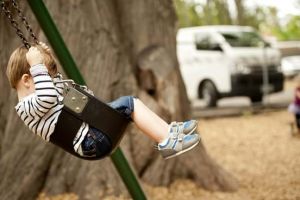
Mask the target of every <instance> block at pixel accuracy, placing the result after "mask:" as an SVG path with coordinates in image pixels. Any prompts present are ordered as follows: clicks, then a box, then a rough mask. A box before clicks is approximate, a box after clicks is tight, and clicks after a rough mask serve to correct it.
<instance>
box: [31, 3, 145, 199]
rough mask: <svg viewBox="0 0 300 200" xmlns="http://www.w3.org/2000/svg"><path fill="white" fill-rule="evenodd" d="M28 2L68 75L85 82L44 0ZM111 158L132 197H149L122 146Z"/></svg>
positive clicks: (81, 82) (79, 81)
mask: <svg viewBox="0 0 300 200" xmlns="http://www.w3.org/2000/svg"><path fill="white" fill-rule="evenodd" d="M28 3H29V5H30V7H31V9H32V11H33V13H34V15H35V17H36V19H37V20H38V22H39V24H40V26H41V28H42V29H43V31H44V33H45V35H46V37H47V39H48V41H49V43H50V44H51V46H52V48H53V50H54V52H55V54H56V56H57V58H58V60H59V61H60V63H61V65H62V67H63V69H64V70H65V72H66V74H67V75H68V77H69V78H71V79H73V80H74V81H75V82H76V83H78V84H85V81H84V79H83V77H82V75H81V73H80V72H79V70H78V68H77V66H76V63H75V61H74V59H73V58H72V56H71V54H70V52H69V50H68V48H67V47H66V45H65V43H64V41H63V39H62V37H61V35H60V33H59V31H58V30H57V27H56V26H55V24H54V22H53V20H52V18H51V16H50V14H49V12H48V10H47V8H46V6H45V4H44V3H43V1H42V0H28ZM111 159H112V161H113V163H114V165H115V167H116V169H117V171H118V172H119V174H120V176H121V178H122V180H123V182H124V184H125V185H126V187H127V189H128V192H129V193H130V195H131V197H132V198H133V199H137V200H143V199H147V198H146V196H145V194H144V192H143V190H142V188H141V186H140V184H139V182H138V180H137V179H136V177H135V174H134V173H133V171H132V169H131V168H130V166H129V163H128V162H127V160H126V158H125V156H124V154H123V152H122V150H121V149H120V148H117V149H116V150H115V152H114V153H113V154H112V155H111Z"/></svg>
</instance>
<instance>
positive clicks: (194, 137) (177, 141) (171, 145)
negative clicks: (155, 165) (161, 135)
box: [158, 132, 200, 159]
mask: <svg viewBox="0 0 300 200" xmlns="http://www.w3.org/2000/svg"><path fill="white" fill-rule="evenodd" d="M199 141H200V135H199V134H198V133H196V132H195V133H193V134H190V135H185V134H183V133H178V132H172V133H170V136H169V138H168V141H167V143H166V144H165V145H161V144H158V150H159V151H160V153H161V155H162V156H163V157H164V158H165V159H169V158H173V157H175V156H178V155H180V154H182V153H184V152H187V151H189V150H191V149H192V148H194V147H195V146H196V145H197V144H198V143H199Z"/></svg>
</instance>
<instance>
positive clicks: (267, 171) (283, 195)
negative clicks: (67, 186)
mask: <svg viewBox="0 0 300 200" xmlns="http://www.w3.org/2000/svg"><path fill="white" fill-rule="evenodd" d="M291 121H293V117H292V116H291V115H290V114H289V113H287V112H286V111H280V112H272V113H265V114H259V115H249V116H246V115H245V116H241V117H232V118H221V119H212V120H200V128H199V130H200V131H201V135H202V140H203V143H204V145H205V146H206V149H207V151H208V152H209V154H210V155H211V157H213V158H214V159H215V160H216V161H217V162H218V163H219V164H220V165H221V166H223V167H224V168H225V169H227V170H228V171H229V172H231V173H232V174H233V175H234V176H235V177H236V178H237V179H238V180H239V182H240V189H239V190H238V191H237V192H234V193H221V192H214V193H211V192H208V191H205V190H203V189H201V188H198V187H197V186H196V185H195V184H194V183H193V182H192V181H189V180H177V181H176V182H175V183H173V184H172V185H171V186H170V187H169V188H165V187H151V186H145V190H146V192H147V194H148V195H149V199H154V200H182V199H189V200H203V199H206V200H208V199H209V200H221V199H222V200H300V137H299V138H295V137H292V136H291V134H290V126H289V123H290V122H291ZM67 196H68V195H67ZM69 197H70V196H69ZM41 199H45V198H41ZM51 199H52V200H54V199H56V198H51ZM58 199H76V198H57V199H56V200H58ZM117 199H118V200H121V199H126V198H122V197H119V198H113V197H107V198H105V200H117ZM49 200H50V198H49Z"/></svg>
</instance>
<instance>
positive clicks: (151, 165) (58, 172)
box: [0, 0, 237, 200]
mask: <svg viewBox="0 0 300 200" xmlns="http://www.w3.org/2000/svg"><path fill="white" fill-rule="evenodd" d="M45 3H46V6H47V7H48V9H49V11H50V13H51V14H52V16H53V18H54V20H55V22H56V23H57V25H58V29H59V30H60V32H61V33H62V35H63V37H64V39H65V41H66V44H67V46H68V47H69V49H70V51H71V53H72V55H73V56H74V58H75V60H76V62H77V64H78V66H80V70H81V72H82V73H83V76H84V78H85V80H86V82H87V84H88V85H89V86H90V88H91V89H92V90H94V93H95V94H96V96H99V97H101V98H102V99H103V100H105V101H110V100H112V99H114V98H116V97H118V96H121V95H135V96H138V97H139V98H140V99H141V100H142V101H143V102H144V103H145V104H146V105H147V106H149V107H150V108H151V109H152V110H154V111H155V112H156V113H157V114H159V115H160V116H162V117H163V118H164V119H165V120H167V121H169V122H170V121H172V120H182V119H184V118H188V117H189V104H188V100H187V96H186V93H185V88H184V85H183V82H182V79H181V76H180V73H179V68H178V63H177V58H176V46H175V45H176V41H175V34H176V16H175V11H174V8H173V3H172V1H171V0H163V1H153V0H131V1H121V0H102V1H97V0H88V1H87V0H73V1H68V2H65V1H63V0H56V1H50V0H47V1H45ZM23 4H26V3H24V2H23ZM22 7H24V11H25V15H26V16H28V19H29V20H30V21H31V22H32V26H33V29H34V31H35V32H36V33H37V35H38V36H39V38H40V40H41V41H46V39H45V36H44V35H43V33H42V31H41V29H40V28H39V26H38V25H37V23H36V20H35V19H34V17H33V15H32V13H31V11H30V9H29V7H28V6H27V5H23V6H22ZM0 27H1V29H0V48H1V54H0V58H1V59H0V64H1V73H0V76H1V77H0V88H1V91H2V94H1V97H0V109H1V110H0V117H1V118H0V142H1V147H0V166H1V168H0V179H1V183H0V199H10V200H14V199H35V198H36V196H37V195H38V194H39V193H40V192H41V191H44V192H46V193H48V194H58V193H65V192H74V193H76V194H78V195H79V196H80V199H96V198H98V199H99V197H101V196H105V195H107V194H111V193H112V194H120V193H126V189H125V187H124V185H123V183H122V181H121V179H120V178H119V175H118V173H117V172H116V170H115V168H114V166H113V164H112V162H111V160H110V159H109V158H106V159H103V160H100V161H83V160H80V159H78V158H75V157H72V156H71V155H69V154H67V153H65V152H63V151H62V150H61V149H59V148H57V147H55V146H54V145H52V144H47V143H45V142H43V141H42V140H41V139H40V138H38V137H36V136H34V135H33V134H32V133H30V132H29V130H28V128H26V127H25V126H24V125H23V123H22V122H21V120H20V119H18V117H17V115H16V112H15V111H14V105H15V104H16V102H17V100H16V95H15V92H12V91H11V90H10V89H9V86H8V83H7V79H6V78H5V67H6V63H7V60H8V58H9V54H10V53H11V52H12V51H13V49H14V48H16V47H17V46H18V45H19V44H20V41H19V38H17V36H16V35H15V34H14V32H13V30H12V28H11V27H10V26H9V24H8V22H7V21H6V20H4V17H3V16H2V17H1V18H0ZM60 71H62V70H60ZM153 145H154V143H153V141H151V140H149V138H147V137H146V136H144V135H143V134H142V133H141V132H140V131H138V130H137V129H136V127H135V126H134V125H131V126H130V127H129V128H128V130H127V133H126V136H125V137H124V139H123V141H122V143H121V148H122V149H123V151H124V153H125V155H126V157H127V159H128V160H129V162H130V163H131V165H132V166H133V168H134V169H135V171H136V174H137V175H138V176H139V177H140V178H141V179H142V180H143V181H145V182H147V183H149V184H153V185H169V184H170V183H171V182H172V181H173V180H175V179H177V178H190V179H192V180H194V181H195V182H196V183H197V184H199V186H202V187H204V188H207V189H209V190H224V191H232V190H235V189H236V188H237V183H236V179H235V178H233V177H232V176H231V175H230V174H229V173H227V172H226V171H225V170H223V169H222V168H221V167H219V166H218V165H217V164H216V163H215V162H214V161H213V160H212V159H211V158H210V157H209V156H208V154H207V153H206V151H205V148H204V146H203V144H200V145H198V147H197V148H195V149H194V150H192V151H191V152H188V153H186V154H185V155H183V156H179V157H178V158H174V159H171V160H168V161H165V160H163V159H162V157H161V156H160V155H159V153H158V152H156V150H154V148H152V147H153Z"/></svg>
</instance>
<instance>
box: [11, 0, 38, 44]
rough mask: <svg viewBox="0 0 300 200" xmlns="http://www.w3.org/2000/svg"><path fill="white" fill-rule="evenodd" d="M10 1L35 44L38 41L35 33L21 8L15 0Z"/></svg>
mask: <svg viewBox="0 0 300 200" xmlns="http://www.w3.org/2000/svg"><path fill="white" fill-rule="evenodd" d="M11 1H12V4H13V6H14V7H15V9H16V10H17V12H18V16H19V17H20V19H21V20H22V22H23V24H24V26H25V28H26V30H27V31H28V32H29V33H30V36H31V37H32V39H33V40H34V42H35V43H36V44H39V41H38V39H37V37H36V35H35V34H34V32H33V30H32V28H31V26H30V25H29V23H28V21H27V19H26V17H25V16H24V14H23V12H22V11H21V9H20V7H19V5H18V3H17V2H16V0H11Z"/></svg>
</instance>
